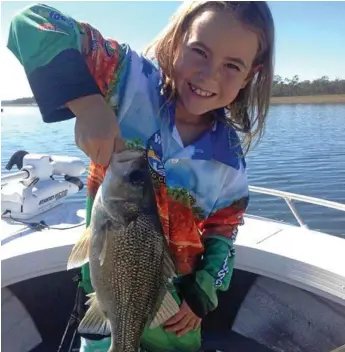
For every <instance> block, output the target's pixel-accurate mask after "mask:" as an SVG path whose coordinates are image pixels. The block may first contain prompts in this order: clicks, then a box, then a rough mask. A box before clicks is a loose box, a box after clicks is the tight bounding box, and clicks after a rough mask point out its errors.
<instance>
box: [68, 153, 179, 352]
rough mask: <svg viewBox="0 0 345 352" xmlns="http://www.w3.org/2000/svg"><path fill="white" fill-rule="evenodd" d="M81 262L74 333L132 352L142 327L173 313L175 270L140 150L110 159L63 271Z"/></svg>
mask: <svg viewBox="0 0 345 352" xmlns="http://www.w3.org/2000/svg"><path fill="white" fill-rule="evenodd" d="M85 263H89V266H90V278H91V283H92V286H93V288H94V292H93V293H91V294H89V295H88V301H87V302H86V304H87V305H88V306H89V308H88V310H87V311H86V314H85V316H84V317H83V319H82V321H81V322H80V324H79V327H78V331H79V332H80V333H95V334H101V335H108V336H109V335H110V336H111V345H110V348H109V350H108V352H137V351H138V350H139V349H140V340H141V336H142V333H143V331H144V329H145V328H146V327H148V328H156V327H158V326H160V325H162V324H164V322H165V321H167V320H168V319H170V318H171V317H172V316H174V315H175V314H176V313H177V312H178V311H179V305H178V303H177V302H176V300H175V299H174V297H173V296H172V294H171V290H169V287H171V285H172V280H173V278H174V277H176V267H175V263H174V260H173V258H172V256H171V254H170V251H169V246H168V243H167V240H166V237H165V235H164V232H163V228H162V225H161V222H160V218H159V214H158V209H157V204H156V200H155V194H154V189H153V184H152V180H151V176H150V170H149V166H148V163H147V160H146V157H145V154H144V151H141V150H128V149H126V150H124V151H122V152H121V153H116V154H113V156H112V159H111V162H110V164H109V166H108V168H107V171H106V174H105V178H104V181H103V183H102V184H101V186H100V187H99V189H98V191H97V194H96V196H95V200H94V204H93V207H92V211H91V218H90V226H89V227H88V228H87V229H86V231H85V232H84V233H83V235H82V236H81V238H80V240H79V241H78V242H77V243H76V244H75V246H74V247H73V249H72V252H71V254H70V256H69V259H68V263H67V270H70V269H73V268H76V267H80V266H82V265H84V264H85Z"/></svg>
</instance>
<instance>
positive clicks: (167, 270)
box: [163, 248, 176, 279]
mask: <svg viewBox="0 0 345 352" xmlns="http://www.w3.org/2000/svg"><path fill="white" fill-rule="evenodd" d="M165 251H166V255H165V256H164V258H163V277H164V278H165V279H171V278H173V277H175V276H176V267H175V263H174V261H173V260H172V258H171V255H170V252H169V249H168V248H167V249H166V250H165Z"/></svg>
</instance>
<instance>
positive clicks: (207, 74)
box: [198, 63, 218, 81]
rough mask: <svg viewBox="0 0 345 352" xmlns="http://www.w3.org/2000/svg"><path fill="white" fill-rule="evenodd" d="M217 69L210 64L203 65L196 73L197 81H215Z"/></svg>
mask: <svg viewBox="0 0 345 352" xmlns="http://www.w3.org/2000/svg"><path fill="white" fill-rule="evenodd" d="M217 73H218V69H217V68H216V67H215V66H214V65H212V64H211V63H206V64H205V65H203V66H202V67H201V69H200V71H199V72H198V79H199V80H205V81H206V80H215V79H216V77H217Z"/></svg>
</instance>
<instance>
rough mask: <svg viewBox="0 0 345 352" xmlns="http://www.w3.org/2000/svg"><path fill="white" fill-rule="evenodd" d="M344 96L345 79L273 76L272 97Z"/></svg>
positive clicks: (11, 102)
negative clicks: (302, 79) (306, 78)
mask: <svg viewBox="0 0 345 352" xmlns="http://www.w3.org/2000/svg"><path fill="white" fill-rule="evenodd" d="M329 94H345V79H335V80H330V79H329V78H328V77H327V76H322V77H321V78H318V79H315V80H313V81H309V80H304V81H301V80H300V78H299V76H298V75H295V76H293V77H292V78H291V79H290V78H282V77H281V76H279V75H276V76H274V79H273V86H272V96H273V97H293V96H306V95H329ZM35 103H36V101H35V98H34V97H30V98H19V99H15V100H3V101H2V102H1V105H2V106H8V105H31V104H35Z"/></svg>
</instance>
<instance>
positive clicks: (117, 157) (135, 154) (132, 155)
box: [112, 149, 144, 163]
mask: <svg viewBox="0 0 345 352" xmlns="http://www.w3.org/2000/svg"><path fill="white" fill-rule="evenodd" d="M143 156H144V151H141V150H128V149H126V150H124V151H122V152H120V153H114V154H113V157H112V159H113V161H114V162H116V163H125V162H128V161H132V160H135V159H138V158H141V157H143Z"/></svg>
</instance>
